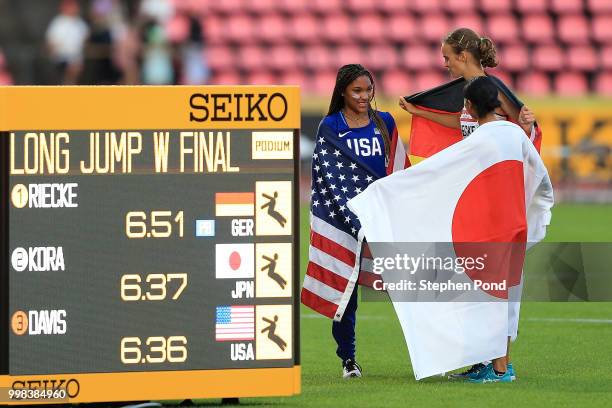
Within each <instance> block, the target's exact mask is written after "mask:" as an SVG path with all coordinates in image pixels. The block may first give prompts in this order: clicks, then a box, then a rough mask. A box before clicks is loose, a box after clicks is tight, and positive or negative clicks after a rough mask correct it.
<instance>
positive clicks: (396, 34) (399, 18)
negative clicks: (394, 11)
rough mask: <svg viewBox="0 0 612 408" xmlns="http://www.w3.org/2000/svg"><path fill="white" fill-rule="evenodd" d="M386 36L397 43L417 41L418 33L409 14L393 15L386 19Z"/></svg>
mask: <svg viewBox="0 0 612 408" xmlns="http://www.w3.org/2000/svg"><path fill="white" fill-rule="evenodd" d="M387 30H388V31H387V37H388V38H389V40H390V41H393V42H396V43H398V44H407V43H417V42H419V41H420V38H421V37H420V33H419V30H418V28H417V25H416V21H415V19H414V18H413V17H412V16H411V15H410V14H398V15H393V16H391V17H390V18H389V19H388V20H387Z"/></svg>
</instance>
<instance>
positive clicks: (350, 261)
mask: <svg viewBox="0 0 612 408" xmlns="http://www.w3.org/2000/svg"><path fill="white" fill-rule="evenodd" d="M379 114H380V116H381V117H382V119H383V121H384V123H385V125H386V126H387V129H388V132H389V135H390V136H391V146H390V149H389V157H388V160H387V164H386V169H377V168H373V167H372V166H370V165H369V164H368V161H367V160H363V157H359V156H364V155H370V154H376V153H379V154H383V155H384V154H385V153H384V152H385V147H384V146H382V145H381V143H380V142H379V141H378V140H379V138H373V139H365V138H358V137H355V134H356V133H358V132H359V130H356V129H352V130H351V129H350V128H349V127H348V125H347V124H346V122H344V120H342V119H341V114H340V113H337V114H335V115H332V116H328V117H326V118H325V119H324V120H323V121H322V122H321V124H320V125H319V130H318V132H317V140H316V147H315V150H314V153H313V156H312V160H313V165H312V190H311V206H310V224H311V225H310V227H311V234H310V248H309V262H308V268H307V271H306V276H305V277H304V285H303V288H302V303H304V304H305V305H306V306H308V307H310V308H312V309H314V310H315V311H317V312H319V313H321V314H323V315H325V316H327V317H330V318H333V319H334V320H340V319H341V318H342V315H343V313H344V309H345V308H346V305H347V303H348V301H349V299H350V296H351V293H352V292H353V288H354V286H355V284H356V283H357V280H358V279H359V280H360V281H362V280H365V281H367V277H366V275H368V274H371V268H369V267H368V266H369V265H370V264H371V263H370V262H368V261H367V260H363V261H362V262H360V258H361V255H364V254H365V255H366V256H367V248H366V249H364V250H363V251H362V248H361V247H362V245H361V244H362V242H361V238H360V237H359V235H358V234H359V230H360V229H361V225H360V223H359V220H358V219H357V217H356V216H355V215H354V214H353V213H352V212H351V211H350V210H349V209H348V208H347V207H346V202H347V201H348V200H350V199H351V198H353V197H354V196H356V195H357V194H359V193H360V192H362V191H363V190H365V188H366V187H367V186H368V185H370V183H372V182H373V181H375V180H377V179H379V178H380V177H383V176H385V175H386V174H390V173H392V172H393V171H396V170H402V169H404V168H406V167H409V166H410V162H409V160H408V157H407V155H406V151H405V149H404V145H403V143H402V142H401V140H399V137H398V133H397V127H396V126H395V122H394V121H393V118H392V117H391V115H389V114H388V113H385V112H379ZM369 126H374V125H373V123H370V125H369ZM365 131H366V128H364V132H365ZM369 131H370V132H371V129H370V130H369ZM374 134H377V135H380V132H379V130H378V129H374ZM380 149H382V150H380ZM360 275H361V276H360Z"/></svg>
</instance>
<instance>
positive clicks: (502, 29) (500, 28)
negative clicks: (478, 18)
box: [486, 14, 520, 44]
mask: <svg viewBox="0 0 612 408" xmlns="http://www.w3.org/2000/svg"><path fill="white" fill-rule="evenodd" d="M486 34H487V35H488V36H489V37H491V39H492V40H493V41H494V42H495V43H496V44H497V43H516V42H519V41H520V35H519V28H518V23H517V21H516V19H515V18H514V16H512V15H511V14H498V15H494V16H489V18H488V19H487V20H486Z"/></svg>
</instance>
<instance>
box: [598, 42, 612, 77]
mask: <svg viewBox="0 0 612 408" xmlns="http://www.w3.org/2000/svg"><path fill="white" fill-rule="evenodd" d="M599 65H600V67H601V68H602V69H606V70H610V71H612V45H608V46H605V47H602V48H601V49H600V50H599Z"/></svg>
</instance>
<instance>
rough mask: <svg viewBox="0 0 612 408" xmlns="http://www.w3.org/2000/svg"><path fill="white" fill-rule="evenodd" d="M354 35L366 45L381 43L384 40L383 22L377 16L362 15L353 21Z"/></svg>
mask: <svg viewBox="0 0 612 408" xmlns="http://www.w3.org/2000/svg"><path fill="white" fill-rule="evenodd" d="M355 27H356V29H355V35H356V36H357V38H358V39H359V41H361V42H365V43H367V44H376V43H383V42H384V40H385V32H386V27H385V22H384V21H383V19H382V17H380V16H379V15H378V14H371V13H364V14H362V15H360V16H358V17H357V20H356V21H355Z"/></svg>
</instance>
